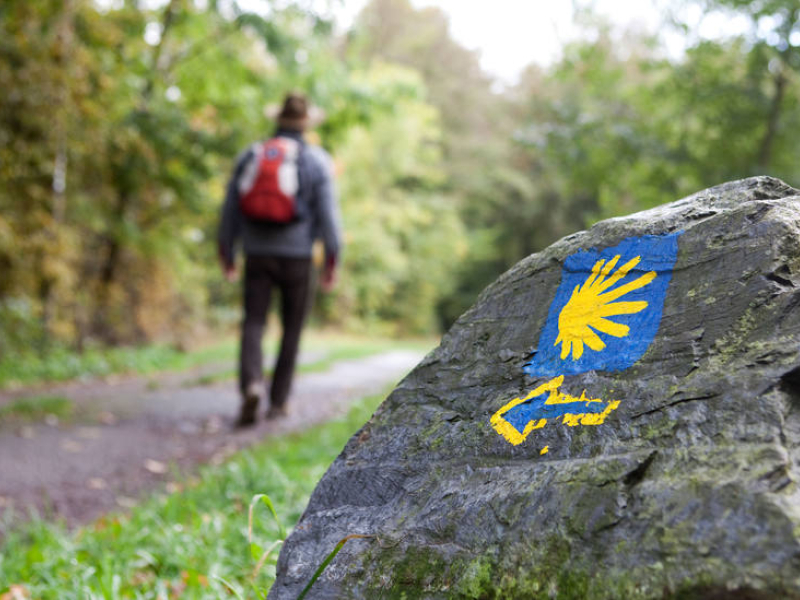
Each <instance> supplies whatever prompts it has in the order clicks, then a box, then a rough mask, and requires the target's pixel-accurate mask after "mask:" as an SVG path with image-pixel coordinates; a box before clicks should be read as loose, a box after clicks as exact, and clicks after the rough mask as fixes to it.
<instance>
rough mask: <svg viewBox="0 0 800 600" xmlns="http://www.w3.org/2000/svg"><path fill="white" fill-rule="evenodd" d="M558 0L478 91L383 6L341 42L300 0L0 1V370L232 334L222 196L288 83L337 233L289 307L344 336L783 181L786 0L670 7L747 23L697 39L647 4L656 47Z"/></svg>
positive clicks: (793, 92) (468, 68) (267, 127)
mask: <svg viewBox="0 0 800 600" xmlns="http://www.w3.org/2000/svg"><path fill="white" fill-rule="evenodd" d="M688 3H689V2H683V3H681V2H677V3H676V2H672V3H670V4H671V5H679V4H682V5H686V4H688ZM575 4H576V19H577V20H578V22H579V23H580V25H581V31H582V35H581V36H580V38H579V39H578V40H577V41H574V42H572V43H570V44H569V45H567V46H566V47H565V48H564V49H563V52H562V53H561V57H560V58H559V59H558V60H557V61H555V62H554V63H552V64H550V65H549V66H535V65H533V64H532V65H531V66H530V67H529V68H528V69H527V70H526V71H525V72H524V73H523V75H522V76H521V78H520V81H519V82H518V84H516V85H513V86H505V87H502V86H498V85H497V83H496V82H495V81H493V79H492V78H491V77H490V76H489V75H487V74H486V73H485V72H483V71H482V70H481V67H480V61H479V56H478V54H477V53H476V52H474V51H470V50H467V49H465V48H464V47H462V46H461V45H459V44H458V43H457V42H456V41H454V39H453V38H452V36H451V34H450V32H449V29H448V22H447V18H446V16H445V15H444V13H442V12H441V11H439V10H438V9H432V8H426V9H415V8H414V7H413V6H412V5H411V4H410V3H409V0H371V1H370V2H369V3H368V4H367V5H366V7H365V8H364V10H363V11H362V12H361V13H360V14H359V16H358V17H357V18H356V20H355V22H354V23H353V24H352V26H351V27H350V28H349V29H348V30H347V31H344V32H342V31H339V30H337V28H336V27H334V23H333V22H332V21H331V20H330V18H328V17H326V16H323V15H320V14H317V13H315V12H314V10H313V5H312V3H310V2H302V1H297V2H291V1H279V0H264V1H263V2H261V3H260V9H259V11H258V12H249V11H248V10H247V9H246V8H245V6H244V5H243V4H240V3H237V2H236V1H234V0H227V1H223V0H168V1H166V0H165V1H162V2H137V1H136V0H124V1H121V0H120V1H110V0H108V1H103V2H100V1H99V0H98V1H94V2H93V1H91V0H33V1H32V0H3V2H2V3H0V90H2V92H0V361H4V362H8V361H11V362H14V361H21V360H24V359H25V357H27V356H30V355H46V354H48V353H52V352H54V351H57V350H61V351H64V350H69V351H74V350H78V351H80V350H83V349H86V348H87V347H97V346H105V345H123V344H143V343H150V342H168V343H173V344H176V345H179V346H185V345H187V344H191V343H193V342H194V341H196V340H201V339H203V338H205V337H207V336H208V335H209V334H213V333H214V332H218V331H219V330H220V329H225V328H230V327H231V326H232V325H233V324H235V322H236V320H237V319H238V316H237V315H238V313H237V311H238V300H237V298H238V294H239V289H238V287H237V286H231V285H230V284H227V283H225V282H224V281H223V278H222V276H221V274H220V271H219V266H218V263H217V258H216V244H215V238H216V233H215V231H216V225H217V217H218V211H219V206H220V202H221V199H222V195H223V187H224V185H225V182H226V180H227V178H228V177H229V174H230V170H231V168H232V165H233V162H234V160H235V157H236V155H237V154H238V152H239V151H241V150H242V149H243V148H244V147H245V146H246V145H248V144H249V143H251V142H252V141H253V139H254V138H258V137H260V136H266V135H268V134H269V133H270V132H271V130H272V124H271V120H270V118H269V116H268V115H267V114H266V113H267V112H268V111H265V106H267V105H270V104H275V103H278V102H279V101H280V99H281V98H282V96H283V94H284V93H285V92H286V91H287V90H290V89H302V90H305V91H306V92H308V94H309V95H310V96H311V98H312V100H313V102H314V103H315V104H317V105H318V106H319V107H321V108H322V109H323V110H324V111H325V113H326V115H327V118H326V120H325V122H324V123H323V124H322V125H321V126H320V127H319V128H318V129H317V130H316V131H315V132H314V134H313V135H314V138H315V139H316V140H317V141H318V143H320V144H322V145H323V146H324V147H325V148H327V149H328V150H329V151H330V152H331V154H332V155H333V157H334V159H335V164H336V171H337V178H338V187H339V191H340V198H341V200H340V202H341V211H342V216H343V223H344V229H345V232H346V244H347V246H346V251H345V255H344V260H343V262H342V269H341V273H340V281H339V285H338V287H337V289H336V290H335V291H334V293H332V294H331V295H329V296H326V297H324V298H320V301H319V302H318V303H317V305H316V307H315V313H314V319H315V320H316V322H318V323H320V324H325V325H332V326H336V327H339V328H344V329H348V328H349V329H353V328H358V329H361V330H363V329H367V330H368V331H369V330H375V331H381V332H382V333H386V332H396V333H400V332H402V333H406V334H407V333H420V334H426V333H428V334H429V333H436V332H440V331H442V330H443V329H444V328H446V327H447V326H448V325H449V324H450V323H452V321H453V320H454V319H455V318H457V317H458V315H459V314H460V313H461V312H463V311H464V310H465V309H466V308H467V307H468V306H469V305H470V304H471V303H472V302H473V301H474V299H475V297H476V295H477V294H478V293H479V292H480V290H481V289H482V288H483V287H484V286H485V285H487V284H488V283H489V282H491V281H492V280H493V279H494V278H496V277H497V276H498V275H499V274H500V273H501V272H502V271H504V270H505V269H507V268H508V267H510V266H511V265H512V264H514V263H515V262H516V261H517V260H519V259H520V258H522V257H524V256H526V255H527V254H529V253H531V252H535V251H538V250H540V249H542V248H544V247H546V246H547V245H548V244H550V243H551V242H553V241H555V240H556V239H558V238H559V237H561V236H563V235H565V234H568V233H571V232H573V231H576V230H578V229H581V228H585V227H587V226H589V225H591V224H592V223H593V222H595V221H597V220H599V219H603V218H606V217H610V216H614V215H620V214H626V213H630V212H633V211H636V210H640V209H643V208H647V207H651V206H654V205H657V204H660V203H663V202H667V201H671V200H674V199H677V198H680V197H682V196H684V195H686V194H689V193H692V192H694V191H697V190H701V189H703V188H705V187H708V186H711V185H715V184H718V183H721V182H724V181H728V180H732V179H738V178H742V177H746V176H750V175H757V174H769V175H773V176H777V177H780V178H782V179H784V180H785V181H787V182H788V183H790V184H794V185H797V184H798V183H800V161H798V156H800V136H797V135H796V134H795V132H796V131H797V126H798V122H799V121H800V102H798V100H800V77H799V75H800V24H798V16H800V1H799V0H757V1H744V0H705V1H702V2H691V4H694V5H699V6H700V7H701V8H702V9H703V11H705V13H706V14H710V13H718V12H724V13H728V14H734V13H735V14H738V15H740V16H744V17H746V18H747V20H748V22H749V24H750V27H749V29H748V31H746V32H744V33H739V34H736V35H730V36H721V37H719V38H717V39H701V38H699V37H698V36H696V35H694V32H693V25H692V24H691V23H687V22H682V21H681V20H680V19H679V18H677V17H676V16H675V14H677V13H672V14H671V13H669V12H668V11H665V12H664V14H663V29H664V30H665V31H666V30H667V29H669V30H670V31H671V32H673V33H674V32H676V31H677V32H679V33H680V34H681V35H683V36H684V37H685V40H686V43H685V51H684V52H681V53H680V56H675V55H672V54H670V53H669V52H667V50H666V47H665V45H664V43H663V40H662V39H661V37H660V36H659V35H658V34H657V33H648V32H643V31H640V30H639V31H637V30H624V29H619V28H618V27H616V26H614V25H612V24H611V23H610V22H608V21H606V20H604V19H603V18H601V17H598V16H597V15H595V14H593V12H592V11H591V7H590V6H585V5H583V4H581V3H580V2H576V3H575ZM251 5H252V3H247V6H248V7H249V6H251ZM507 17H508V18H513V16H511V15H508V16H507ZM493 18H495V17H493ZM496 18H500V17H496ZM534 58H535V57H531V59H532V60H533V59H534Z"/></svg>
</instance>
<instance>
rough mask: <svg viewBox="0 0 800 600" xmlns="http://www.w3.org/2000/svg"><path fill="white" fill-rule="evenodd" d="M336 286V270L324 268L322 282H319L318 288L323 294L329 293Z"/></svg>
mask: <svg viewBox="0 0 800 600" xmlns="http://www.w3.org/2000/svg"><path fill="white" fill-rule="evenodd" d="M335 285H336V269H335V268H334V267H327V266H326V267H325V270H324V271H323V272H322V281H320V288H322V291H323V292H326V293H327V292H330V291H331V290H332V289H333V288H334V286H335Z"/></svg>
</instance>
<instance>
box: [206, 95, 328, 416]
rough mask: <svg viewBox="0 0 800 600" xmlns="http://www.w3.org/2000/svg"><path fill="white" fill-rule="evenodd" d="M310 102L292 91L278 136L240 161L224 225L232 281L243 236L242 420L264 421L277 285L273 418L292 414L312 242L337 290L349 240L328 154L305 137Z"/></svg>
mask: <svg viewBox="0 0 800 600" xmlns="http://www.w3.org/2000/svg"><path fill="white" fill-rule="evenodd" d="M309 112H310V110H309V103H308V100H307V99H306V97H305V96H304V95H303V94H300V93H296V92H295V93H290V94H288V95H287V96H286V99H285V101H284V103H283V107H282V109H281V111H280V113H279V114H278V116H277V129H276V131H275V135H274V136H273V137H272V138H270V139H268V140H266V141H261V142H257V143H255V144H253V145H252V146H251V147H250V148H248V149H247V150H246V151H245V152H243V153H242V155H241V156H240V157H239V159H238V160H237V162H236V167H235V169H234V172H233V176H232V177H231V179H230V181H229V183H228V187H227V193H226V196H225V202H224V204H223V206H222V215H221V219H220V226H219V235H218V242H219V257H220V261H221V263H222V268H223V271H224V273H225V276H226V278H227V279H228V281H235V280H236V279H237V275H238V274H237V270H236V266H235V252H236V245H237V242H238V239H239V238H241V239H242V245H243V250H244V255H245V266H244V319H243V321H242V332H241V347H240V351H239V389H240V392H241V394H242V404H241V410H240V413H239V418H238V420H237V422H236V425H237V426H239V427H246V426H248V425H252V424H254V423H255V420H256V411H257V409H258V406H259V404H260V403H261V400H262V399H263V398H265V397H266V394H267V386H266V383H265V381H264V372H263V357H262V350H261V340H262V338H263V335H264V327H265V324H266V318H267V313H268V312H269V305H270V296H271V293H272V289H273V287H276V288H278V289H279V290H280V293H281V311H280V316H281V322H282V325H283V336H282V339H281V347H280V353H279V355H278V360H277V363H276V365H275V370H274V374H273V377H272V383H271V385H270V386H269V408H268V410H267V413H266V417H267V418H268V419H274V418H278V417H282V416H285V415H287V414H288V411H287V400H288V396H289V391H290V388H291V384H292V377H293V375H294V369H295V362H296V359H297V351H298V347H299V343H300V332H301V330H302V327H303V321H304V320H305V316H306V312H307V310H306V309H307V306H308V305H309V294H310V293H311V289H312V286H311V273H312V270H311V266H312V245H313V243H314V240H315V239H318V238H321V239H322V242H323V246H324V248H325V264H324V268H323V271H322V275H321V281H320V286H321V288H322V289H323V291H329V290H330V289H331V288H332V287H333V285H334V282H335V268H336V262H337V257H338V255H339V250H340V246H341V234H340V228H339V220H338V208H337V204H336V197H335V193H334V186H333V177H332V173H331V166H332V165H331V160H330V157H329V156H328V154H327V153H326V152H325V151H324V150H322V148H319V147H317V146H312V145H310V144H308V143H306V141H305V140H304V139H303V132H304V131H305V130H306V129H307V128H308V127H309V122H310V117H309Z"/></svg>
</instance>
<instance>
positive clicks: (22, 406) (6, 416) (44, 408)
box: [0, 396, 75, 422]
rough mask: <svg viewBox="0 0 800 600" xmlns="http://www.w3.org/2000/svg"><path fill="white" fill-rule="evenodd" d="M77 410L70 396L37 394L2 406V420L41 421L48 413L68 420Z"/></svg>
mask: <svg viewBox="0 0 800 600" xmlns="http://www.w3.org/2000/svg"><path fill="white" fill-rule="evenodd" d="M74 410H75V405H74V404H73V402H72V400H70V399H69V398H64V397H62V396H35V397H32V398H22V399H20V400H15V401H14V402H11V403H9V404H6V405H5V406H0V422H3V421H5V422H9V421H11V422H17V421H20V422H27V421H41V420H42V419H44V418H45V417H47V416H48V415H53V416H55V417H57V418H58V419H60V420H68V419H69V418H70V417H71V416H72V414H73V412H74Z"/></svg>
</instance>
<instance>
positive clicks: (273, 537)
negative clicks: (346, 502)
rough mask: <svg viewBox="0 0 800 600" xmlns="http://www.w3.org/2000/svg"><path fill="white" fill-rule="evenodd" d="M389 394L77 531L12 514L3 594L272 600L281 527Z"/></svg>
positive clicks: (7, 518) (2, 561)
mask: <svg viewBox="0 0 800 600" xmlns="http://www.w3.org/2000/svg"><path fill="white" fill-rule="evenodd" d="M383 397H384V396H383V395H381V396H376V397H371V398H366V399H363V400H361V401H359V402H357V403H356V405H355V406H354V407H353V409H352V410H351V411H350V412H349V414H348V415H347V417H346V418H342V419H339V420H335V421H331V422H329V423H327V424H325V425H322V426H320V427H317V428H314V429H311V430H308V431H306V432H303V433H298V434H291V435H287V436H281V437H278V438H273V439H271V440H270V441H268V442H266V443H264V444H263V445H260V446H258V447H254V448H252V449H250V450H248V451H245V452H243V453H241V454H239V455H237V457H235V458H234V459H232V460H231V461H229V462H228V463H226V464H224V465H222V466H219V467H207V468H204V469H203V470H202V471H201V473H200V475H199V476H198V478H196V479H195V480H193V481H191V482H187V483H186V484H184V489H183V490H182V491H180V492H176V493H174V494H172V495H169V496H158V497H155V498H153V499H151V500H149V501H146V502H144V503H143V504H141V505H140V506H138V507H137V508H135V509H133V510H132V511H131V512H130V513H129V514H124V515H111V516H107V517H104V518H102V519H100V520H99V521H97V522H96V523H94V524H93V525H90V526H87V527H84V528H81V529H79V530H77V531H74V532H69V531H67V530H66V529H65V528H64V526H63V525H59V524H52V523H48V522H47V521H45V520H42V519H35V520H33V521H31V522H29V523H28V524H26V525H24V526H22V527H21V528H20V527H14V526H13V519H14V517H13V514H10V513H9V512H7V513H6V514H5V515H4V516H3V522H2V524H1V525H2V528H3V530H5V531H6V535H5V539H4V541H3V543H2V546H0V596H2V595H3V594H4V593H6V592H8V591H9V590H11V589H12V587H13V586H21V588H22V589H24V590H25V592H26V593H27V594H29V596H28V597H32V598H40V599H42V600H49V599H53V600H55V599H58V600H70V599H79V598H80V599H85V598H108V599H111V598H141V599H146V598H152V599H156V598H173V597H175V598H177V597H180V598H182V599H186V600H188V599H193V598H225V597H237V596H239V597H242V598H262V597H265V596H266V592H267V590H268V589H269V587H270V586H271V585H272V583H273V581H274V576H275V562H276V560H277V554H278V548H277V547H275V548H274V551H273V552H271V553H269V554H267V552H266V551H267V550H268V549H269V548H270V547H271V546H273V544H274V542H275V541H277V540H279V539H280V536H281V524H284V525H286V524H293V523H296V522H297V520H298V519H299V517H300V515H301V513H302V511H303V509H304V508H305V505H306V503H307V501H308V497H309V495H310V494H311V491H312V490H313V488H314V486H315V485H316V483H317V481H318V480H319V479H320V477H321V476H322V475H323V473H324V472H325V470H326V469H327V468H328V466H329V465H330V463H331V462H332V461H333V459H334V458H335V457H336V456H337V455H338V453H339V452H340V451H341V449H342V447H343V446H344V444H345V443H346V441H347V440H348V439H349V438H350V436H351V435H352V434H353V433H354V432H355V431H356V430H357V429H358V428H359V427H360V426H361V425H362V424H363V423H364V422H365V421H366V420H367V419H368V418H369V416H370V415H371V414H372V412H373V411H374V410H375V408H376V407H377V405H378V404H379V403H380V401H381V400H382V399H383ZM258 494H267V495H268V498H269V499H270V500H271V502H270V503H266V502H255V503H254V506H253V509H254V510H253V525H252V541H251V542H248V537H249V532H248V508H249V506H250V503H251V501H252V500H253V499H254V497H255V496H256V495H258ZM265 504H271V505H272V507H274V510H275V512H276V514H277V519H278V520H279V521H280V523H279V522H276V518H274V516H273V514H272V513H271V510H270V509H268V507H267V506H265ZM264 555H267V556H268V558H266V560H265V561H264V563H263V566H261V567H260V568H258V569H257V566H258V564H259V561H260V560H261V559H262V558H263V557H264ZM324 558H325V557H322V556H321V557H320V562H321V561H322V560H323V559H324ZM254 572H255V575H254Z"/></svg>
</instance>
